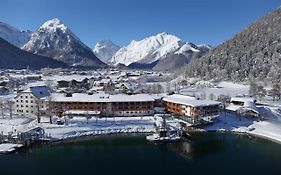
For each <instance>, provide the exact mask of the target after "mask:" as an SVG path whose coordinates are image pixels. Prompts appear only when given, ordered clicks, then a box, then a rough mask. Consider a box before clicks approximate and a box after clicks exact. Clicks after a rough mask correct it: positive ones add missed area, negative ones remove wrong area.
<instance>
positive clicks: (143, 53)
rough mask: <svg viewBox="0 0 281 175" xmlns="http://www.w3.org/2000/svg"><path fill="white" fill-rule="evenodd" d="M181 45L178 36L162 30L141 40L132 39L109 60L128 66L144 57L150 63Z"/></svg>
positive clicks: (181, 42)
mask: <svg viewBox="0 0 281 175" xmlns="http://www.w3.org/2000/svg"><path fill="white" fill-rule="evenodd" d="M183 45H184V42H183V41H181V40H180V39H179V38H178V37H176V36H174V35H170V34H168V33H165V32H163V33H160V34H158V35H156V36H151V37H148V38H145V39H143V40H141V41H134V40H133V41H132V42H131V43H130V44H129V45H128V46H127V47H122V48H121V49H120V50H118V52H117V53H116V54H115V55H114V56H113V58H112V61H111V62H112V63H114V64H118V63H122V64H125V65H126V66H128V65H129V64H131V63H133V62H138V61H141V60H142V59H144V58H145V59H146V61H145V62H146V63H152V62H154V61H156V60H158V59H159V58H161V57H162V56H164V55H165V54H168V53H170V52H175V51H177V50H178V49H179V48H181V46H183ZM148 57H150V58H148Z"/></svg>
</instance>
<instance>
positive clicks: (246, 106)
mask: <svg viewBox="0 0 281 175" xmlns="http://www.w3.org/2000/svg"><path fill="white" fill-rule="evenodd" d="M225 109H226V110H227V111H229V112H233V113H236V114H239V115H240V116H244V117H246V116H249V117H259V116H260V112H259V110H258V109H257V107H256V99H255V98H253V97H232V98H231V99H230V104H229V106H227V107H226V108H225Z"/></svg>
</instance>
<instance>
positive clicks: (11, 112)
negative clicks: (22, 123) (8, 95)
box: [7, 100, 14, 119]
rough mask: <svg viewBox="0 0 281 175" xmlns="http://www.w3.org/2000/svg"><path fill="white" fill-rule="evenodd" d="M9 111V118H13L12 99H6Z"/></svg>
mask: <svg viewBox="0 0 281 175" xmlns="http://www.w3.org/2000/svg"><path fill="white" fill-rule="evenodd" d="M7 105H8V109H9V113H10V119H12V118H13V106H14V101H13V100H8V101H7Z"/></svg>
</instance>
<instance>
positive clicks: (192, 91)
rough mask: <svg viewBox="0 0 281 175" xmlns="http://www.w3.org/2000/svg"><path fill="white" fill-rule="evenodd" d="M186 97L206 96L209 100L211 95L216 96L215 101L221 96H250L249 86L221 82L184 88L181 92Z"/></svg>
mask: <svg viewBox="0 0 281 175" xmlns="http://www.w3.org/2000/svg"><path fill="white" fill-rule="evenodd" d="M181 93H182V94H184V95H191V96H194V95H195V96H196V97H202V96H205V97H206V98H207V99H209V97H210V94H213V95H214V99H217V97H218V96H219V95H227V96H230V97H233V96H237V95H243V94H249V86H248V85H242V84H235V83H232V82H220V83H217V84H212V83H209V82H202V83H200V82H199V83H198V84H197V85H195V86H193V87H188V88H184V89H182V90H181Z"/></svg>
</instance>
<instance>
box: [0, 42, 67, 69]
mask: <svg viewBox="0 0 281 175" xmlns="http://www.w3.org/2000/svg"><path fill="white" fill-rule="evenodd" d="M27 67H29V68H30V69H41V68H45V67H50V68H57V67H62V68H66V67H67V65H66V64H64V63H62V62H59V61H57V60H54V59H52V58H48V57H44V56H40V55H35V54H32V53H29V52H26V51H24V50H21V49H19V48H17V47H16V46H14V45H12V44H10V43H9V42H8V41H6V40H4V39H2V38H1V37H0V69H23V68H27Z"/></svg>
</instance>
